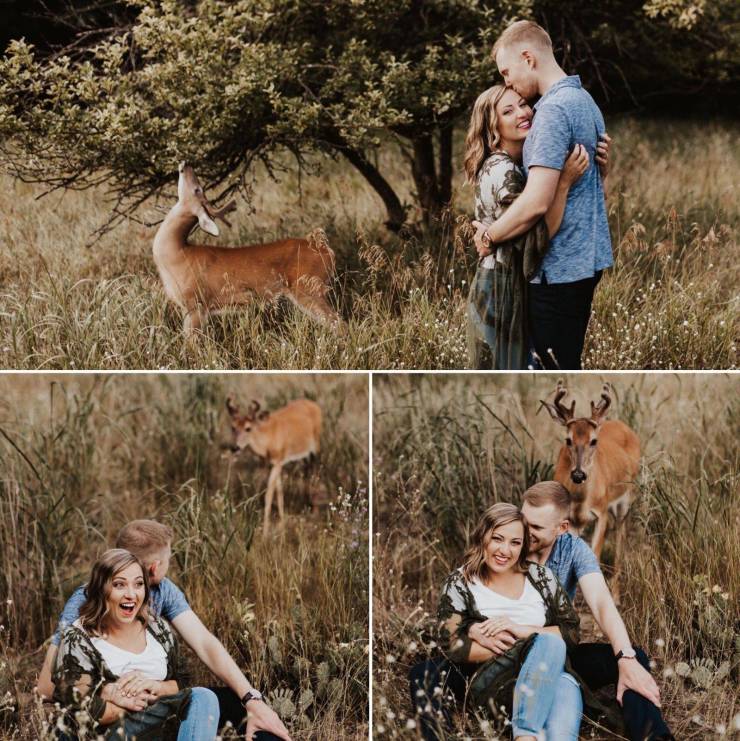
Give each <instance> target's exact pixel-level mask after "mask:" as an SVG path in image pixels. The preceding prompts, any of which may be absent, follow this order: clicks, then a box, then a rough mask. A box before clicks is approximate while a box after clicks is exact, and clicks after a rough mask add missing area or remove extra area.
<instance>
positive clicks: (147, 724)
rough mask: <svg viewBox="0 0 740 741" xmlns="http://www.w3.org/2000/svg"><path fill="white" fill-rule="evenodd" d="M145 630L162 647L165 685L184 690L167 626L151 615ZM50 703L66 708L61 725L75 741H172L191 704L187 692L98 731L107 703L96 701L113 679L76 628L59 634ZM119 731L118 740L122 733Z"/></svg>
mask: <svg viewBox="0 0 740 741" xmlns="http://www.w3.org/2000/svg"><path fill="white" fill-rule="evenodd" d="M146 630H147V631H148V632H149V633H150V634H151V635H152V637H153V638H154V639H155V640H156V641H157V642H158V643H159V644H160V645H161V646H162V648H163V649H164V651H165V654H166V656H167V675H166V677H165V680H170V679H174V680H176V681H177V683H178V686H182V685H183V680H184V677H183V673H182V672H181V665H180V655H179V652H178V649H177V642H176V641H175V637H174V635H173V633H172V631H171V630H170V628H169V626H168V625H167V623H166V622H165V621H164V620H162V619H161V618H159V617H155V616H152V617H150V619H149V622H148V623H147V626H146ZM53 679H54V687H55V689H54V700H55V702H57V703H59V704H60V706H61V707H62V708H64V709H65V711H66V715H65V722H66V725H67V727H68V730H70V731H71V732H72V733H74V734H76V735H77V736H78V737H79V739H80V741H82V739H84V738H87V737H88V736H87V734H88V733H89V734H90V735H89V737H90V738H99V734H102V735H103V737H104V738H105V739H114V738H115V739H121V738H134V737H135V738H136V739H137V741H155V740H156V741H170V739H171V740H172V741H175V740H176V739H177V732H178V729H179V726H180V721H181V720H182V719H183V718H184V717H185V714H186V712H187V707H188V704H189V703H190V690H189V689H185V690H180V691H179V692H177V693H176V694H174V695H168V696H166V697H162V698H160V699H159V700H158V701H157V702H156V703H154V704H153V705H150V706H149V707H148V708H146V709H145V710H142V711H139V712H126V714H125V715H124V716H123V718H122V719H121V720H117V721H115V722H113V723H112V724H110V725H106V726H101V725H99V720H100V718H101V717H102V715H103V713H104V712H105V706H106V702H105V700H103V698H102V697H101V696H100V693H101V691H102V688H103V686H104V685H106V684H108V683H109V682H115V681H116V680H117V679H118V677H117V676H116V675H115V674H113V672H112V671H111V670H110V668H109V667H108V665H107V664H106V663H105V660H104V659H103V656H102V655H101V654H100V652H99V651H98V650H97V649H96V648H95V646H94V645H93V643H92V640H91V638H90V635H89V634H88V633H87V632H86V631H85V630H84V629H83V628H82V627H81V626H80V625H79V624H78V623H75V624H74V625H71V626H69V627H68V628H67V629H66V630H65V631H64V633H63V634H62V640H61V643H60V645H59V652H58V654H57V660H56V666H55V668H54V674H53ZM121 729H123V735H122V734H121Z"/></svg>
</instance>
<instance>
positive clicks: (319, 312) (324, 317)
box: [285, 287, 344, 332]
mask: <svg viewBox="0 0 740 741" xmlns="http://www.w3.org/2000/svg"><path fill="white" fill-rule="evenodd" d="M285 295H286V296H287V297H288V298H289V299H290V300H291V301H292V302H293V303H294V304H295V305H296V306H297V307H298V308H299V309H300V310H301V311H302V312H303V313H304V314H306V315H308V316H310V317H311V318H312V319H313V320H315V321H317V322H319V324H323V325H324V326H327V327H330V328H331V329H334V330H335V331H337V332H341V331H342V330H343V329H344V322H343V321H342V318H341V317H340V316H339V314H337V312H336V311H334V309H332V308H331V306H329V302H328V301H327V300H326V298H325V297H324V296H323V295H321V293H319V292H314V291H310V290H306V289H305V288H297V287H296V288H294V289H293V290H289V291H286V293H285Z"/></svg>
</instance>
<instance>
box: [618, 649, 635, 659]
mask: <svg viewBox="0 0 740 741" xmlns="http://www.w3.org/2000/svg"><path fill="white" fill-rule="evenodd" d="M619 653H620V655H621V656H622V657H623V658H625V659H634V658H635V656H636V655H637V654H636V653H635V649H634V648H623V649H622V650H621V651H620V652H619Z"/></svg>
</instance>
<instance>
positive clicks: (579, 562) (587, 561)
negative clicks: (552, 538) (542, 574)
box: [553, 533, 601, 578]
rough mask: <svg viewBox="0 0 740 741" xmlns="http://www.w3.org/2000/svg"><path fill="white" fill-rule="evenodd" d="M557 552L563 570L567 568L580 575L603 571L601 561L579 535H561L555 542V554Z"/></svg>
mask: <svg viewBox="0 0 740 741" xmlns="http://www.w3.org/2000/svg"><path fill="white" fill-rule="evenodd" d="M555 551H556V552H557V557H558V561H559V562H560V566H561V568H562V567H563V566H567V567H568V568H572V569H574V571H575V572H576V574H580V575H583V574H584V573H591V572H592V571H601V568H600V566H599V561H598V559H597V558H596V556H595V555H594V552H593V551H592V550H591V546H590V545H589V544H588V543H587V542H586V541H585V540H583V538H581V537H580V536H578V535H574V534H573V533H563V535H560V536H559V537H558V539H557V541H556V542H555V549H553V552H555ZM579 578H580V577H579Z"/></svg>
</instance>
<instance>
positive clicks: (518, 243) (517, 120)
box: [465, 85, 608, 370]
mask: <svg viewBox="0 0 740 741" xmlns="http://www.w3.org/2000/svg"><path fill="white" fill-rule="evenodd" d="M532 115H533V114H532V109H531V108H530V106H529V104H528V103H527V102H526V101H525V100H524V99H523V98H521V97H520V96H519V95H518V94H517V93H516V92H514V90H512V89H511V88H507V87H505V86H503V85H495V86H493V87H491V88H489V89H488V90H486V91H485V92H484V93H482V94H481V95H480V96H479V97H478V99H477V100H476V101H475V105H474V106H473V114H472V116H471V119H470V125H469V127H468V134H467V137H466V140H465V173H466V175H467V179H468V181H469V182H470V183H472V184H474V185H475V217H476V221H480V222H482V223H485V224H491V223H492V222H493V221H494V220H496V219H498V218H499V217H500V216H501V214H502V213H503V212H504V211H505V210H506V208H507V206H509V205H510V204H511V203H512V202H513V201H514V199H516V197H517V196H518V195H519V194H520V193H521V192H522V191H523V190H524V185H525V178H524V174H523V173H522V171H521V169H520V168H519V164H520V163H521V161H522V149H523V146H524V140H525V139H526V137H527V134H528V132H529V129H530V128H531V121H532ZM607 157H608V141H606V142H604V143H603V144H600V145H599V149H598V153H597V157H596V160H597V162H598V163H599V166H600V167H603V168H605V167H606V158H607ZM588 164H589V159H588V153H587V152H586V149H585V148H584V147H582V146H581V145H577V146H576V147H575V148H574V150H573V152H572V153H571V155H570V156H569V157H568V159H567V161H566V163H565V166H564V168H563V171H562V173H561V175H560V181H559V183H558V188H557V191H556V194H555V198H554V200H553V202H552V205H551V206H550V208H549V210H548V211H547V214H546V215H545V217H544V219H542V220H541V221H539V222H538V223H537V224H536V225H535V226H534V227H533V228H532V229H530V230H529V231H528V232H526V233H525V234H523V235H522V236H521V237H518V238H516V239H514V240H511V242H509V243H506V244H504V245H500V246H499V247H498V248H497V249H496V252H495V254H491V255H488V256H486V257H484V258H483V259H482V261H480V262H479V265H478V270H477V272H476V275H475V279H474V281H473V284H472V285H471V289H470V294H469V296H468V354H469V358H470V365H471V367H473V368H478V369H492V370H521V369H525V368H526V367H527V361H528V354H529V347H528V342H527V336H526V291H527V284H528V282H529V280H530V279H531V278H532V277H533V276H534V275H535V273H536V272H537V269H538V268H539V265H540V263H541V261H542V258H543V257H544V255H545V251H546V250H547V247H548V243H549V239H550V237H552V236H553V235H554V234H555V233H556V232H557V231H558V229H559V228H560V223H561V222H562V219H563V213H564V211H565V202H566V199H567V197H568V191H569V190H570V187H571V186H572V185H573V183H574V182H576V180H578V178H579V177H580V176H581V175H582V174H583V173H584V172H585V171H586V169H587V168H588ZM602 174H604V171H602Z"/></svg>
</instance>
